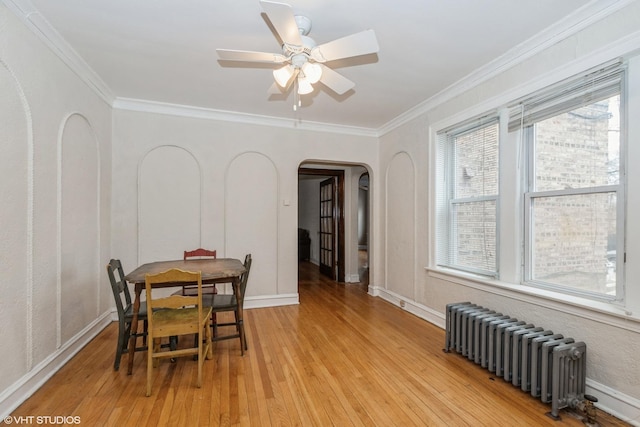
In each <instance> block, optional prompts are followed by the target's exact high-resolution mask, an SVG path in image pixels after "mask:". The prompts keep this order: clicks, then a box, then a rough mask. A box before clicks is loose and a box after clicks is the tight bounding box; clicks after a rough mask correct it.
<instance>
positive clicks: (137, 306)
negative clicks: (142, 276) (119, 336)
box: [127, 283, 152, 375]
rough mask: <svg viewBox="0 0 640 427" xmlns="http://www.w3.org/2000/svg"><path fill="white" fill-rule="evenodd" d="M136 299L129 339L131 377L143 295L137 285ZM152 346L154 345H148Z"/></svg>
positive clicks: (129, 369)
mask: <svg viewBox="0 0 640 427" xmlns="http://www.w3.org/2000/svg"><path fill="white" fill-rule="evenodd" d="M135 293H136V297H135V299H134V300H133V319H131V337H130V338H129V351H128V352H129V363H128V366H127V375H131V373H132V372H133V353H135V352H136V334H137V333H138V312H139V311H140V294H141V293H142V286H139V285H138V284H137V283H136V285H135ZM147 345H152V343H147Z"/></svg>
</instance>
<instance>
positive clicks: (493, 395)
mask: <svg viewBox="0 0 640 427" xmlns="http://www.w3.org/2000/svg"><path fill="white" fill-rule="evenodd" d="M249 286H251V281H249ZM299 290H300V305H296V306H286V307H274V308H262V309H253V310H246V311H245V321H246V329H247V338H248V345H249V350H248V352H246V353H245V356H244V357H242V356H240V347H239V341H238V340H229V341H220V342H217V343H215V344H214V358H213V359H212V360H207V361H205V364H204V365H205V374H204V375H203V386H202V388H200V389H198V388H196V386H195V382H196V376H197V362H195V361H193V360H192V359H191V358H181V359H178V361H177V362H176V363H173V364H172V363H169V362H168V361H166V362H164V361H163V362H161V363H160V366H159V367H158V368H157V369H156V370H155V380H154V384H153V393H152V396H151V397H145V380H146V378H145V373H146V361H145V358H144V357H143V355H144V353H139V354H137V356H136V360H135V365H134V372H133V375H131V376H127V374H126V369H125V368H121V370H120V371H119V372H114V371H113V367H112V365H113V356H114V350H115V345H116V339H117V330H116V325H115V323H114V324H112V325H111V326H109V327H108V328H106V329H105V330H104V331H103V332H102V333H100V334H99V335H98V336H97V337H96V338H95V339H94V340H93V341H92V342H91V343H90V344H89V345H88V346H87V347H85V348H84V349H83V350H82V351H81V352H80V353H79V354H78V355H76V356H75V357H74V358H73V359H72V360H71V361H70V362H69V363H68V364H67V365H65V366H64V367H63V368H62V369H61V370H60V371H59V372H58V373H57V374H56V375H55V376H53V377H52V378H51V379H50V380H49V381H48V382H47V383H46V384H45V385H44V386H43V387H42V388H41V389H40V390H38V391H37V392H36V393H35V394H34V395H33V396H32V397H31V398H29V399H28V400H27V401H26V402H24V404H22V405H21V406H20V407H19V408H18V409H17V410H16V411H15V412H14V413H13V414H12V415H13V416H16V417H17V416H30V415H51V416H78V417H80V420H81V423H80V425H85V426H96V425H100V426H109V425H113V426H144V425H146V426H165V425H166V426H197V425H203V426H218V425H220V426H226V425H251V426H273V425H278V426H289V425H298V426H329V425H335V426H351V425H354V426H410V425H415V426H465V425H473V426H477V425H487V426H496V425H501V426H544V425H548V426H556V427H558V426H582V425H584V424H583V423H582V422H581V420H580V419H579V418H578V417H577V415H576V414H573V413H569V412H567V411H562V413H561V416H562V420H561V421H554V420H552V419H550V418H548V417H547V416H545V413H546V412H548V411H549V410H550V407H549V405H546V404H543V403H542V402H540V400H539V399H536V398H533V397H531V396H530V395H528V394H526V393H524V392H522V391H520V390H518V389H517V388H515V387H514V386H512V385H511V384H508V383H506V382H505V381H504V380H502V379H500V378H494V377H493V376H492V375H491V374H490V373H489V372H488V371H487V370H485V369H482V368H481V367H478V366H477V365H475V364H474V363H471V362H469V361H468V360H466V359H465V358H463V357H462V356H460V355H457V354H453V353H444V352H443V351H442V348H443V344H444V331H443V330H441V329H439V328H437V327H436V326H433V325H431V324H429V323H427V322H425V321H424V320H422V319H419V318H417V317H415V316H413V315H411V314H408V313H407V312H405V311H402V310H401V309H399V308H397V307H395V306H393V305H391V304H388V303H386V302H385V301H383V300H381V299H379V298H374V297H371V296H369V295H367V294H366V285H362V284H360V285H358V284H356V285H343V284H338V283H335V282H331V281H328V280H326V279H324V278H322V276H320V275H319V274H318V272H317V268H316V267H315V266H313V265H312V264H309V263H302V264H301V265H300V281H299ZM598 421H599V423H600V425H603V426H607V425H610V426H622V425H627V424H625V423H623V422H621V421H619V420H616V419H614V418H613V417H610V416H608V415H606V414H604V413H602V412H601V411H598Z"/></svg>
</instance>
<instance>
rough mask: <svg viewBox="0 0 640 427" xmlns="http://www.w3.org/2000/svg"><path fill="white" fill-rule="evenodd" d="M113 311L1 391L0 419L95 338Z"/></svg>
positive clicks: (109, 320)
mask: <svg viewBox="0 0 640 427" xmlns="http://www.w3.org/2000/svg"><path fill="white" fill-rule="evenodd" d="M111 319H112V313H111V311H107V312H105V313H103V314H102V315H101V316H100V317H98V318H97V319H96V320H94V321H93V322H91V323H90V324H89V325H87V327H85V328H84V329H83V330H82V331H80V332H78V333H77V334H76V335H75V336H74V337H72V338H71V339H70V340H69V341H67V342H66V343H65V344H63V345H62V346H61V347H60V348H59V349H57V350H56V351H55V352H53V353H52V354H50V355H49V356H48V357H47V358H46V359H44V360H43V361H42V362H40V363H38V364H37V365H36V366H34V367H33V369H32V370H31V371H29V372H27V373H26V374H25V375H23V376H22V377H21V378H20V379H19V380H18V381H16V382H15V383H13V384H12V385H11V386H10V387H9V388H8V389H6V390H4V391H3V392H2V393H0V419H4V418H5V417H8V416H9V415H11V412H13V411H14V410H15V409H16V408H17V407H18V406H20V405H21V404H22V403H23V402H24V401H25V400H27V399H28V398H29V397H31V395H32V394H33V393H35V392H36V391H37V390H38V389H39V388H40V387H42V385H43V384H44V383H45V382H47V380H49V379H50V378H51V377H52V376H53V375H54V374H55V373H56V372H58V371H59V370H60V368H62V367H63V366H64V365H65V364H66V363H67V362H68V361H69V360H70V359H71V358H72V357H73V356H75V355H76V353H78V352H79V351H80V350H82V348H83V347H84V346H86V345H87V344H88V343H89V342H90V341H91V340H92V339H93V338H95V337H96V336H97V335H98V334H99V333H100V332H102V330H103V329H104V328H106V327H107V326H108V325H109V324H110V323H111V322H112V320H111Z"/></svg>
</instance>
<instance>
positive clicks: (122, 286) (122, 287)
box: [107, 259, 147, 371]
mask: <svg viewBox="0 0 640 427" xmlns="http://www.w3.org/2000/svg"><path fill="white" fill-rule="evenodd" d="M107 274H108V275H109V282H111V290H112V291H113V297H114V299H115V303H116V310H117V312H118V344H117V346H116V358H115V361H114V362H113V370H114V371H117V370H118V369H120V359H121V358H122V355H123V354H124V353H128V352H129V338H130V337H131V321H132V320H133V304H132V303H131V293H130V292H129V287H128V286H127V281H126V280H125V279H124V270H123V269H122V263H121V262H120V260H119V259H112V260H111V261H109V264H107ZM138 320H140V321H143V322H144V328H143V332H140V333H136V334H134V336H135V340H134V342H135V343H136V345H137V342H138V337H142V344H143V345H142V347H136V351H144V350H146V349H147V305H146V303H145V302H141V303H140V310H139V312H138Z"/></svg>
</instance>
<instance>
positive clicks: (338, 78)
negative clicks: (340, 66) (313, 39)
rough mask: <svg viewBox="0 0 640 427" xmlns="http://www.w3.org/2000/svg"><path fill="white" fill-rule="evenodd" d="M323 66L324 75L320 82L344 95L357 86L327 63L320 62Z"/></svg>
mask: <svg viewBox="0 0 640 427" xmlns="http://www.w3.org/2000/svg"><path fill="white" fill-rule="evenodd" d="M320 66H321V67H322V76H321V77H320V83H322V84H323V85H325V86H326V87H328V88H329V89H331V90H332V91H334V92H335V93H337V94H338V95H342V94H343V93H345V92H347V91H348V90H350V89H353V88H354V87H355V85H356V84H355V83H354V82H352V81H351V80H349V79H348V78H346V77H344V76H343V75H342V74H340V73H338V72H336V71H333V70H332V69H331V68H329V67H327V66H326V65H323V64H320Z"/></svg>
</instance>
